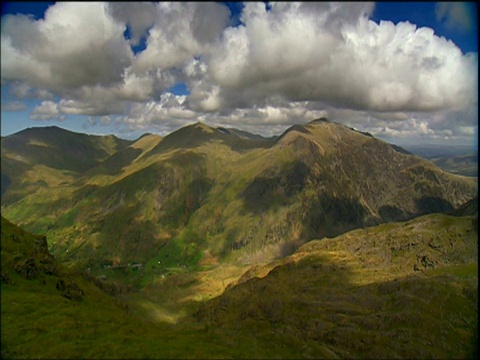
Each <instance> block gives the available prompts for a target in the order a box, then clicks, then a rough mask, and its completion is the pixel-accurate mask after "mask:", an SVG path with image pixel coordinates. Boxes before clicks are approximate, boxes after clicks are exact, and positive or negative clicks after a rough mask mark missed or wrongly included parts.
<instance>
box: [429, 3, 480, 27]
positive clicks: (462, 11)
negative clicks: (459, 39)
mask: <svg viewBox="0 0 480 360" xmlns="http://www.w3.org/2000/svg"><path fill="white" fill-rule="evenodd" d="M476 13H477V9H476V5H475V4H474V3H465V2H439V3H437V4H436V5H435V16H436V19H437V21H439V22H443V23H444V24H445V26H446V27H447V28H449V29H451V30H457V31H459V32H470V31H473V30H474V28H475V21H476V19H475V14H476Z"/></svg>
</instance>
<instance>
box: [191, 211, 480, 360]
mask: <svg viewBox="0 0 480 360" xmlns="http://www.w3.org/2000/svg"><path fill="white" fill-rule="evenodd" d="M266 273H267V274H268V275H266ZM256 274H261V275H256ZM265 275H266V276H265ZM236 283H237V284H238V285H237V286H231V287H229V288H228V289H227V290H226V291H225V293H224V294H223V295H221V296H220V297H217V298H215V299H212V300H210V301H209V302H207V303H204V304H202V305H201V307H200V309H199V310H198V312H197V313H196V314H195V318H196V319H197V320H198V321H200V322H201V323H202V324H205V326H206V329H208V331H209V332H211V333H212V334H230V335H231V336H232V337H233V336H234V334H237V333H245V332H254V333H255V334H256V336H257V337H258V341H259V342H261V341H264V342H266V341H267V340H268V341H270V342H271V343H281V344H283V346H285V347H295V348H297V349H298V351H299V352H298V355H297V357H301V358H304V357H308V358H355V359H360V358H366V359H373V358H383V359H384V358H409V359H414V358H417V359H427V358H436V359H439V358H442V359H445V358H456V359H467V358H476V356H475V354H476V351H477V345H478V342H477V339H478V217H463V218H455V217H451V216H447V215H440V214H435V215H428V216H423V217H419V218H417V219H414V220H411V221H408V222H404V223H391V224H386V225H379V226H376V227H371V228H366V229H360V230H354V231H351V232H349V233H347V234H344V235H342V236H339V237H336V238H333V239H326V238H325V239H322V240H315V241H311V242H309V243H307V244H305V245H304V246H302V247H301V248H300V249H298V250H297V251H296V252H295V253H294V254H293V255H291V256H289V257H287V258H285V259H284V260H279V261H277V262H276V263H271V264H268V265H266V266H264V270H263V271H262V270H257V271H256V272H255V271H253V272H252V271H249V272H247V273H246V274H245V275H244V277H243V278H241V279H240V280H239V281H237V282H236Z"/></svg>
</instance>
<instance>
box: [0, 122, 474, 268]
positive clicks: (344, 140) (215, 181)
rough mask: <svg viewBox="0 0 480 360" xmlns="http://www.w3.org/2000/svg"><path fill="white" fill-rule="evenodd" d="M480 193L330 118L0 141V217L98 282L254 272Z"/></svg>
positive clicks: (35, 132) (468, 181) (57, 132)
mask: <svg viewBox="0 0 480 360" xmlns="http://www.w3.org/2000/svg"><path fill="white" fill-rule="evenodd" d="M476 191H477V183H476V180H475V179H473V178H468V177H464V176H457V175H454V174H450V173H447V172H445V171H443V170H441V169H440V168H438V167H437V166H435V165H434V164H433V163H432V162H430V161H427V160H425V159H423V158H420V157H418V156H415V155H411V154H409V153H408V152H406V151H404V150H403V149H401V148H398V147H396V146H392V145H390V144H388V143H385V142H383V141H381V140H378V139H376V138H374V137H373V136H371V135H370V134H365V133H361V132H358V131H355V130H353V129H350V128H348V127H346V126H343V125H340V124H338V123H334V122H330V121H328V120H326V119H318V120H315V121H312V122H310V123H308V124H305V125H295V126H292V127H291V128H289V129H288V130H287V131H285V132H284V133H283V134H282V135H281V136H279V137H278V138H274V139H265V138H261V137H259V136H255V135H249V134H247V133H245V132H242V131H238V130H232V129H223V128H221V129H215V128H211V127H209V126H207V125H205V124H202V123H197V124H193V125H190V126H186V127H184V128H181V129H179V130H177V131H175V132H173V133H171V134H169V135H168V136H165V137H164V138H162V137H159V136H157V135H151V134H150V135H146V136H142V137H141V138H140V139H138V140H137V141H133V142H132V141H125V140H121V139H118V138H116V137H114V136H89V135H84V134H77V133H72V132H69V131H66V130H62V129H59V128H55V127H51V128H41V129H39V128H35V129H29V130H25V131H22V132H20V133H17V134H14V135H11V136H7V137H5V138H3V139H2V192H3V193H2V214H3V215H4V216H6V217H7V218H8V219H9V220H11V221H13V222H15V223H16V224H19V225H21V226H23V227H25V228H26V229H28V230H30V231H33V232H35V233H42V234H46V235H47V236H48V238H49V241H50V248H51V251H52V252H53V253H54V254H55V256H57V257H58V258H59V259H61V260H62V261H68V262H71V264H76V265H77V266H79V267H80V268H83V269H85V268H87V267H88V268H90V269H91V270H92V271H96V272H98V273H101V272H102V270H103V269H104V267H105V266H126V265H127V264H129V263H130V264H132V263H137V264H142V271H144V272H146V273H149V272H152V273H157V272H158V271H159V269H158V264H163V265H162V266H161V267H160V268H171V267H187V268H191V267H196V266H198V264H200V263H204V262H205V261H206V260H207V258H209V259H213V261H220V262H225V261H227V262H229V261H238V262H240V263H256V262H259V261H265V260H269V259H273V258H276V257H282V256H285V255H288V254H289V253H291V252H293V251H294V250H295V249H296V248H297V247H298V246H300V245H302V244H303V243H305V242H307V241H309V240H311V239H314V238H322V237H324V236H329V237H332V236H337V235H339V234H342V233H344V232H346V231H349V230H352V229H355V228H359V227H365V226H371V225H376V224H380V223H383V222H389V221H399V220H407V219H410V218H413V217H416V216H418V215H422V214H427V213H433V212H448V211H452V210H453V209H455V208H458V207H460V206H461V205H462V204H463V203H465V202H467V201H468V200H470V199H472V198H473V197H474V196H475V194H476Z"/></svg>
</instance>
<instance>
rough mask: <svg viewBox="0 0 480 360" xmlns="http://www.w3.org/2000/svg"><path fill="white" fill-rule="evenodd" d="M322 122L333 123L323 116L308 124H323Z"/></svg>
mask: <svg viewBox="0 0 480 360" xmlns="http://www.w3.org/2000/svg"><path fill="white" fill-rule="evenodd" d="M322 123H331V121H330V120H328V119H327V118H326V117H321V118H318V119H314V120H312V121H310V122H309V123H307V125H308V124H322Z"/></svg>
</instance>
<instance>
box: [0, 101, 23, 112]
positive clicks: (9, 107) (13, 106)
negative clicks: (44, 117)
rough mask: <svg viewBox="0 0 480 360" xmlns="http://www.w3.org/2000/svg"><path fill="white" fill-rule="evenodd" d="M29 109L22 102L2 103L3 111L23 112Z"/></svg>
mask: <svg viewBox="0 0 480 360" xmlns="http://www.w3.org/2000/svg"><path fill="white" fill-rule="evenodd" d="M27 108H28V107H27V105H25V104H24V103H22V102H20V101H4V102H2V111H22V110H26V109H27Z"/></svg>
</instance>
